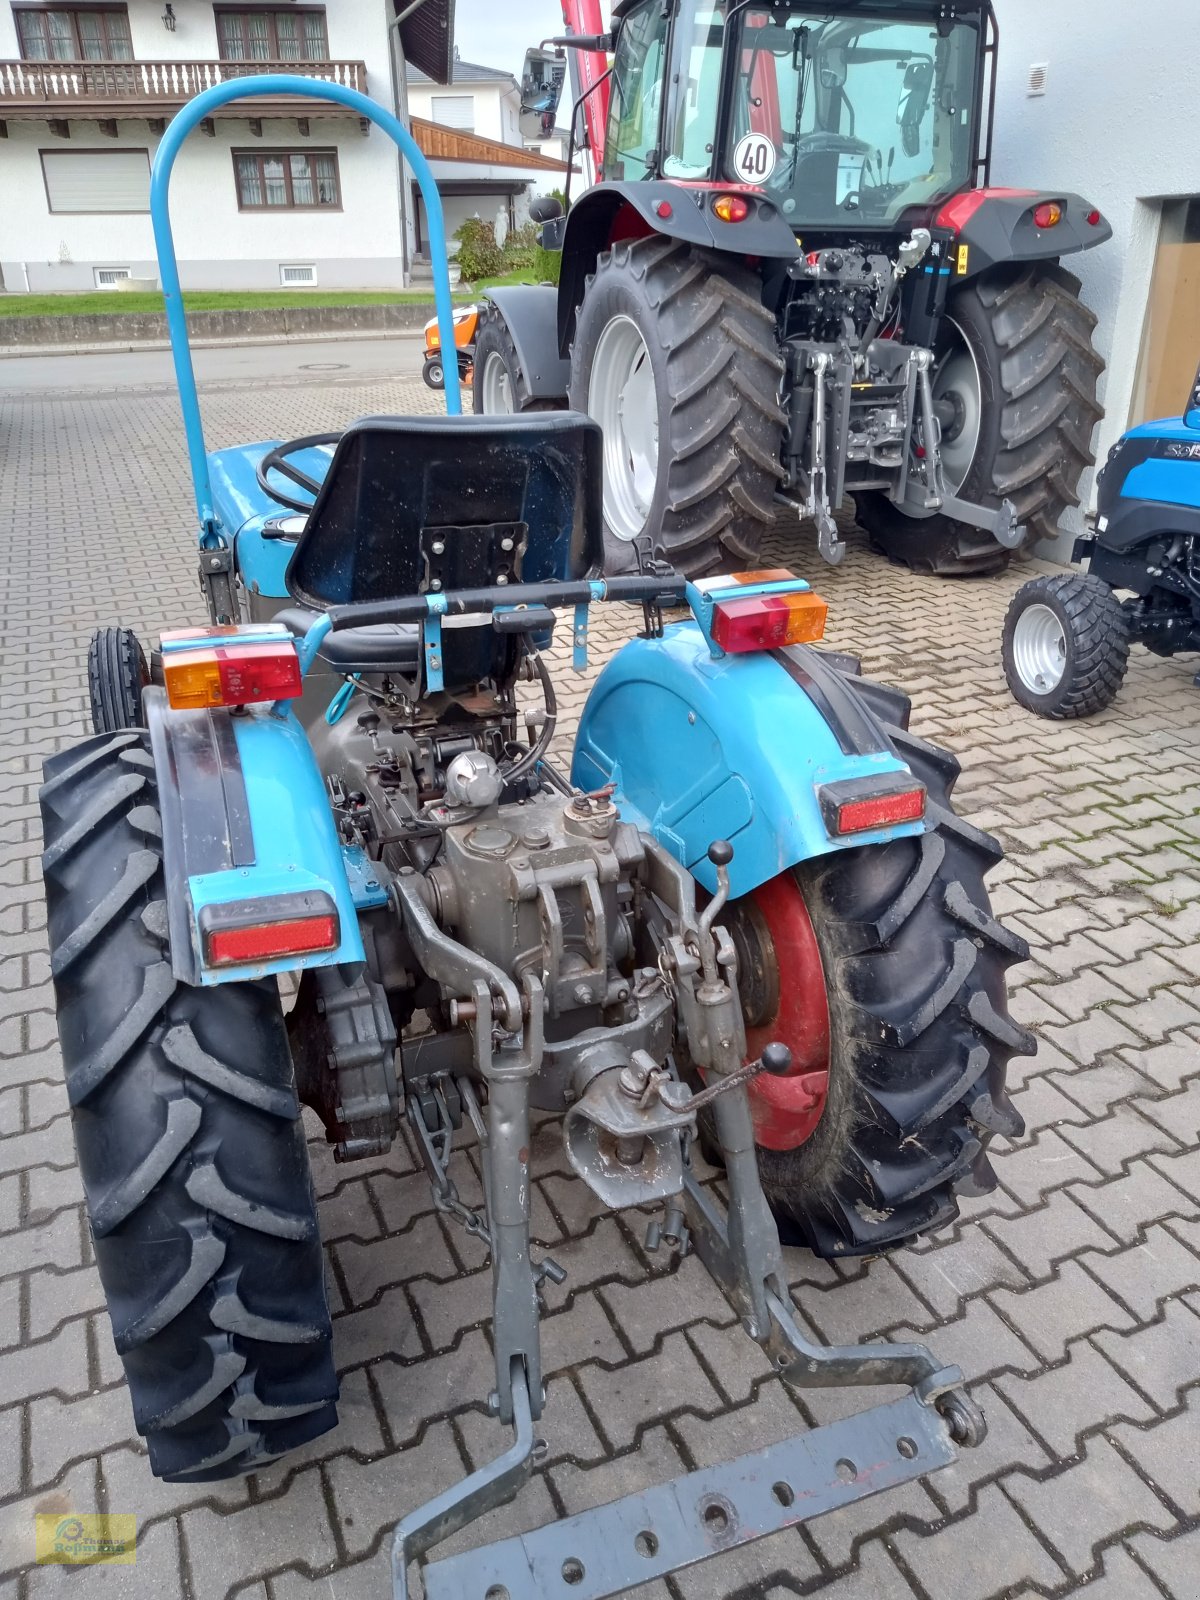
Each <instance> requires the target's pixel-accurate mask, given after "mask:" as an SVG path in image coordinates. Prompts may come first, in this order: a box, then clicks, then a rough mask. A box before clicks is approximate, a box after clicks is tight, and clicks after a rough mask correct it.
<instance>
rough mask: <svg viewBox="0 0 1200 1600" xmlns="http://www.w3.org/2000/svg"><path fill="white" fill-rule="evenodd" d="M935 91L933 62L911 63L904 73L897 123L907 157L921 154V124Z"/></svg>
mask: <svg viewBox="0 0 1200 1600" xmlns="http://www.w3.org/2000/svg"><path fill="white" fill-rule="evenodd" d="M932 91H933V62H932V61H930V60H929V59H928V57H926V58H924V59H923V60H920V61H910V62H909V64H908V66H907V68H906V69H905V73H904V86H903V88H902V89H901V91H900V105H899V107H898V109H897V111H896V121H897V122H898V123H899V125H900V143H901V145H902V146H903V149H904V154H905V155H906V156H916V155H920V153H921V124H922V123H923V122H924V120H925V113H926V112H927V111H928V110H929V98H930V95H931V93H932Z"/></svg>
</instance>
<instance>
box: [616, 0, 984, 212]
mask: <svg viewBox="0 0 1200 1600" xmlns="http://www.w3.org/2000/svg"><path fill="white" fill-rule="evenodd" d="M670 29H671V22H670V20H669V19H668V18H667V17H666V16H664V14H663V8H662V7H660V6H658V5H656V4H653V3H647V4H641V5H634V6H631V7H629V8H627V9H626V11H625V13H624V14H623V16H622V19H621V23H620V28H619V32H618V35H617V40H616V53H615V58H614V64H613V75H612V93H611V98H610V108H609V118H608V129H607V137H606V141H605V150H604V177H605V179H606V180H614V181H617V180H629V179H637V178H644V177H647V176H650V175H651V174H652V173H653V175H655V176H659V175H661V176H662V177H665V178H671V179H677V180H681V181H683V182H688V181H704V182H716V183H720V182H728V183H734V184H739V185H748V186H752V187H754V188H758V189H761V190H763V191H764V192H765V194H767V195H768V196H770V198H771V199H772V201H773V202H774V203H775V204H776V205H777V206H778V208H779V210H780V212H781V213H782V214H783V216H784V217H786V218H788V219H793V218H794V219H795V221H796V224H797V226H803V227H804V229H805V230H806V231H812V230H814V229H819V228H829V229H835V230H836V229H841V228H844V227H846V226H847V225H849V224H853V225H854V226H856V227H868V228H885V227H891V226H893V225H895V223H896V221H897V219H898V218H899V216H900V214H901V212H903V211H904V210H906V209H907V208H908V207H910V206H914V205H926V206H928V205H931V204H932V203H934V202H935V201H937V200H939V199H943V198H947V197H948V196H950V195H951V194H953V193H955V192H957V191H958V190H959V189H962V188H964V187H965V186H966V185H967V184H969V183H970V182H971V180H972V179H973V177H974V173H975V166H976V162H977V158H978V151H977V148H976V141H977V132H978V125H979V118H978V115H977V96H978V94H979V92H980V79H981V74H980V70H979V69H980V62H981V59H982V51H983V48H984V39H983V34H982V26H981V16H980V13H979V11H978V8H973V9H972V8H968V9H967V11H966V14H965V15H964V14H962V12H961V10H960V12H959V14H957V15H956V16H954V17H953V18H952V19H950V20H946V19H945V18H944V17H943V16H942V15H941V13H940V11H939V10H938V8H935V7H933V6H930V5H925V6H905V7H903V8H895V7H892V8H888V9H886V10H880V11H878V12H877V13H876V14H874V15H871V14H868V15H863V14H862V12H861V9H860V8H859V7H857V6H841V7H839V6H836V5H834V6H828V5H826V6H822V7H811V8H803V7H797V8H779V7H768V6H749V7H746V8H743V9H740V10H738V11H737V12H736V14H735V15H733V16H732V17H731V20H730V22H729V24H728V26H727V27H724V26H722V25H721V20H720V15H719V13H718V12H717V11H716V10H715V9H714V7H713V6H712V4H711V0H686V3H685V4H684V5H683V6H682V7H681V8H680V10H679V12H678V14H677V15H676V17H675V19H674V24H673V30H674V31H673V33H670V37H669V38H668V35H669V32H670ZM675 63H677V66H675V65H674V64H675ZM668 67H672V70H671V71H668ZM664 84H667V85H669V88H668V90H667V96H666V105H665V106H664V105H663V103H662V102H663V85H664Z"/></svg>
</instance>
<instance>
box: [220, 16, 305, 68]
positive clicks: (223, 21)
mask: <svg viewBox="0 0 1200 1600" xmlns="http://www.w3.org/2000/svg"><path fill="white" fill-rule="evenodd" d="M217 41H218V43H219V45H220V50H221V60H222V61H328V60H329V40H328V38H327V37H326V33H325V12H324V10H318V9H309V10H301V9H299V8H296V9H295V10H290V11H218V12H217Z"/></svg>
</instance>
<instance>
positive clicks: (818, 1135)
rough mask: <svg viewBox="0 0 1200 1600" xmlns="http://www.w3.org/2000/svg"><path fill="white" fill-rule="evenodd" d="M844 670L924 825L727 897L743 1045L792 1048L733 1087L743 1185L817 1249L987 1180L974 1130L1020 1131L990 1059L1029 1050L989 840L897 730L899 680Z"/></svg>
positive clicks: (952, 1213)
mask: <svg viewBox="0 0 1200 1600" xmlns="http://www.w3.org/2000/svg"><path fill="white" fill-rule="evenodd" d="M858 687H859V689H860V690H861V692H862V694H863V696H864V698H866V699H867V700H868V703H869V704H870V706H871V708H872V709H873V710H874V712H875V713H876V715H877V716H879V717H880V718H881V720H883V721H884V722H885V723H886V724H889V725H888V733H889V735H890V737H891V739H892V742H893V744H894V746H895V749H896V753H897V754H898V755H899V756H900V757H901V758H902V759H903V760H904V761H906V762H907V763H908V765H909V766H910V767H911V769H912V771H913V772H914V773H915V775H916V776H917V777H918V778H920V779H921V780H922V781H923V782H924V783H925V785H926V787H927V789H928V792H929V799H928V805H927V813H926V815H927V822H928V825H927V829H926V832H925V833H924V834H923V835H920V836H918V837H916V838H908V839H897V840H894V841H893V842H892V843H890V844H884V845H866V846H863V847H862V848H861V849H857V850H845V851H838V852H836V853H834V854H833V855H827V856H821V857H818V858H816V859H815V860H811V861H807V862H805V863H803V864H802V865H801V866H799V867H797V868H796V869H795V870H794V871H793V872H790V873H784V874H783V875H782V876H780V877H778V878H775V879H772V880H771V881H770V882H769V883H767V884H765V885H764V886H763V887H762V888H761V889H759V890H757V891H755V892H754V893H753V894H751V895H749V896H747V897H746V898H745V899H744V900H742V901H739V902H736V903H735V905H734V907H733V908H732V913H731V914H728V915H727V921H728V924H729V926H730V928H731V932H732V934H733V938H734V942H735V945H736V947H737V950H738V958H739V959H738V971H739V981H740V985H741V991H742V1004H743V1009H744V1011H745V1015H746V1022H747V1043H748V1046H749V1049H750V1053H751V1056H754V1055H757V1054H759V1053H761V1050H762V1047H763V1045H764V1044H766V1043H768V1042H769V1041H771V1040H773V1039H774V1040H779V1041H780V1042H782V1043H783V1044H786V1045H788V1046H789V1047H790V1048H791V1050H792V1055H793V1065H792V1071H791V1074H790V1075H789V1076H788V1077H784V1078H772V1077H769V1076H767V1075H766V1074H763V1075H761V1076H759V1077H758V1078H756V1079H754V1080H753V1081H752V1083H751V1086H750V1092H751V1107H752V1110H753V1114H754V1123H755V1135H756V1139H757V1142H758V1147H759V1170H760V1172H761V1175H762V1181H763V1188H764V1191H765V1193H766V1196H767V1199H768V1201H769V1202H770V1205H771V1209H772V1210H773V1211H774V1213H775V1216H776V1219H777V1220H778V1222H779V1225H780V1236H781V1238H782V1239H783V1240H784V1242H785V1243H788V1244H801V1245H807V1246H808V1247H809V1248H810V1249H812V1250H813V1251H815V1252H816V1254H817V1255H820V1256H825V1257H836V1256H854V1255H870V1254H875V1253H877V1252H879V1251H884V1250H890V1249H893V1248H895V1247H896V1246H897V1245H901V1244H903V1243H905V1241H907V1240H909V1239H912V1238H914V1237H916V1236H917V1235H918V1234H921V1233H924V1232H927V1231H928V1230H930V1229H933V1228H940V1227H944V1226H945V1225H946V1224H947V1223H949V1222H951V1221H952V1220H953V1219H954V1217H956V1216H957V1214H958V1199H959V1197H960V1196H974V1195H980V1194H985V1193H987V1192H989V1191H990V1190H991V1189H993V1188H994V1187H995V1184H996V1178H995V1174H994V1172H993V1171H992V1168H991V1165H990V1163H989V1161H988V1157H987V1147H988V1144H989V1142H990V1140H991V1139H992V1138H993V1136H994V1135H995V1134H998V1133H999V1134H1005V1135H1007V1136H1008V1137H1010V1138H1011V1137H1014V1136H1016V1135H1018V1134H1020V1133H1021V1132H1022V1130H1023V1123H1022V1121H1021V1118H1020V1116H1019V1114H1018V1113H1017V1112H1016V1110H1015V1109H1014V1108H1013V1106H1012V1104H1011V1102H1010V1101H1009V1099H1008V1096H1007V1094H1006V1092H1005V1070H1006V1067H1007V1064H1008V1061H1009V1058H1010V1057H1011V1056H1013V1055H1014V1054H1015V1055H1030V1054H1032V1053H1033V1049H1034V1043H1033V1039H1032V1038H1031V1037H1030V1035H1029V1034H1028V1033H1026V1032H1025V1031H1024V1029H1022V1028H1019V1027H1018V1026H1017V1025H1016V1024H1015V1023H1014V1022H1013V1021H1012V1020H1011V1018H1010V1017H1009V1015H1008V1002H1007V994H1006V987H1005V972H1006V971H1007V969H1008V968H1009V967H1010V966H1011V965H1012V964H1013V963H1014V962H1017V961H1023V960H1024V959H1026V957H1027V955H1028V950H1027V949H1026V947H1025V944H1024V942H1023V941H1022V940H1021V939H1020V938H1018V937H1017V936H1016V935H1014V934H1011V933H1009V932H1007V931H1006V930H1005V929H1004V928H1002V927H1001V926H1000V924H999V923H998V922H997V921H996V919H995V918H994V917H993V916H992V913H991V909H990V906H989V904H988V897H987V891H986V889H985V888H984V881H983V880H984V876H985V874H986V872H987V870H988V868H989V867H991V866H992V865H993V864H994V863H995V862H996V861H997V860H998V859H999V857H1000V854H1001V852H1000V850H999V847H998V846H997V845H996V844H995V842H994V841H993V840H992V839H990V838H989V837H988V835H987V834H985V833H981V832H980V831H979V830H978V829H977V828H973V827H972V826H971V825H970V824H969V823H966V822H964V821H963V820H962V819H961V818H959V817H957V816H956V815H955V814H954V811H953V810H952V808H951V804H950V793H951V790H952V789H953V787H954V783H955V780H956V778H957V776H958V771H959V768H958V762H957V761H956V760H955V758H954V757H953V756H952V755H951V754H950V753H949V752H948V751H945V750H939V749H937V748H935V747H934V746H933V745H930V744H926V743H925V741H924V740H922V739H918V738H915V737H914V736H913V735H911V734H909V733H908V732H906V731H905V727H906V724H907V719H908V702H907V699H906V698H905V697H904V696H902V695H900V694H897V693H896V692H895V691H892V690H885V689H882V688H880V687H879V686H877V685H873V684H861V685H858Z"/></svg>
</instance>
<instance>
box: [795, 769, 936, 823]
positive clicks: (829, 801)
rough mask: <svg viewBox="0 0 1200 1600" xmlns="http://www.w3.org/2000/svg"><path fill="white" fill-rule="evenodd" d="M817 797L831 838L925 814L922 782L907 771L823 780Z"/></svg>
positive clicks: (912, 820)
mask: <svg viewBox="0 0 1200 1600" xmlns="http://www.w3.org/2000/svg"><path fill="white" fill-rule="evenodd" d="M817 799H818V801H819V802H820V806H821V814H822V816H823V817H824V819H825V826H826V827H827V828H828V829H829V832H830V834H831V835H832V836H833V837H834V838H840V837H844V836H845V835H846V834H849V833H871V832H873V831H874V830H875V829H876V828H893V827H896V826H897V825H898V824H899V823H902V822H920V820H921V818H922V817H923V816H924V815H925V785H924V784H923V783H919V782H918V781H917V780H916V779H915V778H914V777H912V775H911V774H910V773H907V772H900V773H897V772H889V773H886V774H885V775H883V776H882V777H879V778H849V779H847V780H846V781H845V782H843V783H826V784H823V785H822V786H821V787H820V789H818V791H817Z"/></svg>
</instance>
